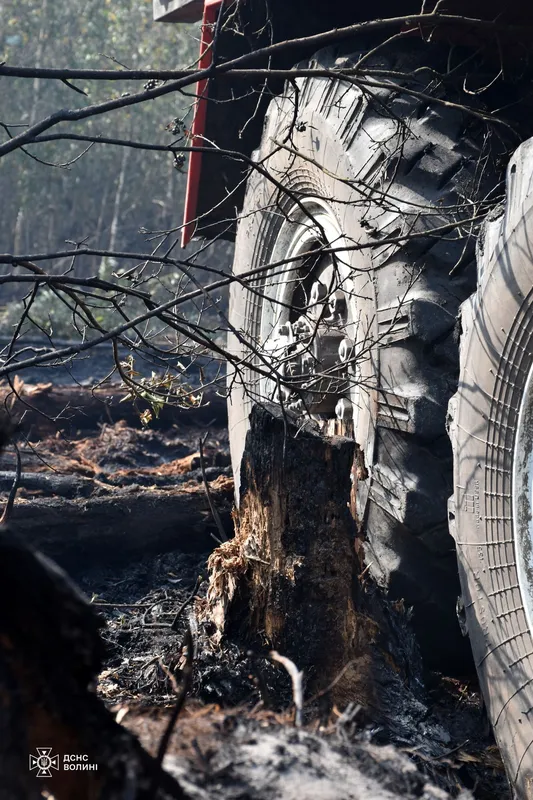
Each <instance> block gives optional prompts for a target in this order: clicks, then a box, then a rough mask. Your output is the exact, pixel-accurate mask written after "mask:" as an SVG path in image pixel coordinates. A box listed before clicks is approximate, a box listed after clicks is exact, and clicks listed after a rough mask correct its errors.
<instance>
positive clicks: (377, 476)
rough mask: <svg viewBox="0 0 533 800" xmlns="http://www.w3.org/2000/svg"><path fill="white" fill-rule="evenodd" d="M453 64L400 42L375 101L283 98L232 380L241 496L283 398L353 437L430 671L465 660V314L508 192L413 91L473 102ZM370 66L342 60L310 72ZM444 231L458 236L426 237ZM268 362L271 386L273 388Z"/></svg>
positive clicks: (315, 89) (250, 245) (246, 256)
mask: <svg viewBox="0 0 533 800" xmlns="http://www.w3.org/2000/svg"><path fill="white" fill-rule="evenodd" d="M448 55H449V53H448V49H447V48H440V46H437V45H433V44H431V45H428V44H426V43H424V42H422V41H418V40H411V41H409V42H408V43H407V42H400V43H396V44H395V45H389V46H388V47H386V48H381V50H380V49H379V48H378V51H377V53H375V54H374V55H372V56H370V57H369V58H368V60H367V61H366V62H365V63H366V67H367V68H368V70H369V73H368V74H367V75H365V76H362V77H363V79H364V85H363V86H362V87H360V86H358V85H355V84H354V83H348V82H346V81H338V80H334V79H331V78H328V77H314V76H313V77H308V78H305V79H303V78H298V79H296V80H295V81H294V82H292V83H291V84H289V85H288V86H287V88H286V90H285V92H284V94H283V95H282V96H280V97H276V98H274V99H273V100H272V101H271V103H270V106H269V108H268V112H267V116H266V121H265V125H264V131H263V136H262V141H261V146H260V149H259V150H258V151H256V153H255V161H256V162H258V163H259V164H260V165H261V171H254V172H252V173H251V175H250V177H249V180H248V186H247V192H246V199H245V203H244V208H243V211H242V217H241V220H240V223H239V228H238V234H237V242H236V255H235V265H234V273H235V275H237V276H239V275H241V274H243V273H247V272H249V271H250V270H253V269H255V268H258V267H261V266H263V265H268V264H277V265H278V266H277V267H271V268H270V269H269V270H266V271H265V272H263V273H261V274H258V276H257V278H255V279H254V280H247V282H246V285H244V282H243V283H239V282H234V283H233V285H232V288H231V292H230V323H231V325H232V326H233V329H234V333H233V335H232V336H231V337H230V345H229V346H230V349H231V350H232V351H233V353H234V355H235V356H236V357H237V358H239V359H242V360H243V362H247V363H248V365H247V366H246V365H245V364H243V365H241V367H240V368H239V369H238V370H237V371H233V372H232V374H231V375H230V379H229V380H230V398H229V406H228V413H229V426H230V442H231V450H232V461H233V466H234V473H235V476H236V480H237V483H238V481H239V468H240V462H241V458H242V452H243V448H244V441H245V436H246V431H247V428H248V415H249V411H250V409H251V405H252V403H254V402H259V401H261V400H262V399H265V398H267V399H274V400H277V401H278V402H282V403H283V405H284V406H285V407H286V408H289V409H292V410H294V411H296V412H297V413H300V414H306V413H307V414H310V415H312V416H313V417H314V418H315V419H318V420H319V421H320V422H321V424H322V425H323V426H324V427H325V429H326V430H333V429H336V430H337V431H338V429H339V425H340V427H341V430H343V431H344V432H345V433H350V434H351V435H353V436H354V437H355V440H356V441H357V442H358V443H359V445H360V448H361V451H360V463H359V467H360V469H359V477H360V478H361V479H360V480H359V482H358V485H357V503H358V516H359V519H360V521H361V522H362V523H363V524H364V528H365V531H366V545H365V547H366V563H367V564H368V566H369V568H370V570H371V572H372V574H373V575H374V576H375V577H376V578H377V580H378V581H379V582H380V583H381V584H382V585H383V586H384V587H386V588H387V590H388V591H389V593H390V595H391V597H393V598H403V599H404V600H405V601H406V603H407V604H409V605H411V606H413V609H414V625H415V628H416V629H417V630H418V631H420V632H423V637H422V638H421V639H420V641H421V645H422V648H423V651H424V653H425V655H426V656H427V660H428V663H429V664H430V665H431V666H437V667H439V668H440V669H446V668H449V667H451V666H452V662H453V664H454V665H455V666H457V659H458V658H462V657H468V655H467V654H468V652H469V651H468V645H467V644H466V643H465V641H464V640H463V639H462V637H461V635H460V630H459V626H458V623H457V619H456V613H455V604H456V599H457V594H458V588H459V584H458V576H457V566H456V557H455V550H454V545H453V540H452V539H451V537H450V535H449V533H448V526H447V498H448V496H449V494H450V491H451V467H452V457H451V450H450V444H449V441H448V438H447V436H446V430H445V419H446V409H447V403H448V399H449V397H450V395H451V394H452V392H454V391H455V388H456V380H457V369H458V354H457V345H456V343H455V340H454V328H455V324H456V315H457V311H458V308H459V304H460V303H461V302H462V301H463V300H464V299H465V298H466V297H467V296H468V295H469V293H470V292H471V291H473V288H474V286H475V283H474V281H475V266H474V258H475V254H474V239H475V235H476V232H477V230H476V222H475V220H474V221H471V219H472V217H477V216H478V215H480V214H481V213H482V211H483V208H484V201H485V200H486V199H487V198H488V197H489V196H490V191H491V189H492V187H493V185H494V181H495V178H494V176H495V170H494V168H493V167H492V162H491V158H490V154H489V153H488V152H487V139H488V137H487V129H486V127H485V126H484V124H483V123H482V122H480V121H479V120H476V119H474V118H473V117H472V116H468V115H464V114H463V113H462V112H461V110H459V109H457V108H455V107H451V106H449V105H448V106H446V105H443V104H440V103H438V102H433V101H428V100H427V99H420V97H418V96H413V94H409V90H414V91H415V92H424V93H427V94H429V95H431V96H432V97H434V98H436V97H438V98H443V97H446V98H447V99H452V100H453V99H455V100H459V101H460V100H461V95H460V94H458V93H456V94H454V91H453V90H452V89H447V90H446V92H445V90H444V88H443V86H442V84H441V82H440V81H438V80H437V79H436V78H435V72H434V71H430V70H429V69H427V68H428V67H429V66H431V67H432V68H433V70H436V71H438V70H439V69H441V70H442V71H446V64H447V58H448ZM360 56H361V53H360V52H359V53H356V54H354V53H353V52H352V54H351V55H348V56H346V55H343V54H342V53H339V51H335V50H332V49H328V50H324V51H321V52H320V53H318V55H316V56H315V57H314V58H313V60H312V61H311V66H312V67H313V68H320V69H332V68H334V67H337V68H338V67H339V66H340V65H341V64H342V65H350V64H351V63H353V64H355V63H356V62H357V61H358V59H359V57H360ZM304 66H307V67H309V64H307V65H304ZM421 68H425V69H421ZM371 70H386V71H387V72H389V73H390V72H394V73H395V77H394V80H392V79H387V78H380V79H379V80H377V79H373V78H372V75H371V74H370V71H371ZM416 70H418V72H416V73H415V71H416ZM402 76H403V77H402ZM405 90H407V91H405ZM470 99H471V98H470ZM448 224H449V225H450V229H449V230H450V233H448V231H447V229H445V231H446V233H439V234H438V235H436V234H434V235H431V233H428V231H431V230H433V229H439V228H441V227H442V226H444V225H448ZM454 225H457V226H458V227H454ZM446 234H447V235H446ZM402 237H405V238H402ZM324 248H325V250H326V252H323V251H324ZM332 250H334V251H335V252H334V253H332ZM310 253H311V254H312V255H309V254H310ZM303 254H307V255H306V256H305V257H304V255H303ZM245 342H252V343H253V347H252V348H250V347H248V346H246V344H245ZM250 363H252V364H253V365H255V367H256V369H255V370H254V368H253V366H252V367H251V366H250ZM269 365H270V366H273V367H274V368H275V372H276V375H277V377H276V378H275V379H274V380H273V379H269V378H267V377H266V376H265V375H264V374H262V373H264V372H265V371H266V370H267V369H268V366H269ZM284 381H285V382H288V383H289V384H290V385H289V386H287V385H285V386H284V385H283V383H284ZM298 388H300V390H301V391H298ZM339 401H340V402H339ZM335 420H337V422H336V423H335V422H334V421H335ZM362 461H364V464H363V463H361V462H362ZM365 475H368V477H367V478H366V479H364V476H365Z"/></svg>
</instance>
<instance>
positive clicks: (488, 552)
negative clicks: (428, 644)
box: [449, 139, 533, 800]
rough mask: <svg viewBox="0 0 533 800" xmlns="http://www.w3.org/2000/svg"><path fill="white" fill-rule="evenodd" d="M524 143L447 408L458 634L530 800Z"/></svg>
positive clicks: (531, 152)
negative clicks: (465, 639)
mask: <svg viewBox="0 0 533 800" xmlns="http://www.w3.org/2000/svg"><path fill="white" fill-rule="evenodd" d="M532 175H533V140H532V139H530V140H529V141H528V142H526V143H525V144H523V145H521V146H520V148H519V149H518V150H517V152H516V153H515V155H514V156H513V158H512V160H511V163H510V166H509V169H508V182H507V199H506V203H505V206H504V207H502V208H500V209H499V211H498V213H497V214H494V215H493V218H492V219H491V220H490V222H488V224H487V226H486V228H485V230H484V235H483V237H482V239H481V242H480V249H479V268H478V273H479V282H478V283H479V285H478V289H477V292H476V293H475V294H474V295H473V296H472V297H471V298H470V299H469V300H467V301H466V302H465V303H464V304H463V306H462V307H461V325H462V336H461V372H460V381H459V388H458V391H457V394H456V395H455V396H454V397H453V398H452V400H451V401H450V409H449V415H450V421H449V426H450V438H451V440H452V445H453V448H454V484H455V485H454V494H453V497H452V499H451V500H450V507H449V515H450V530H451V532H452V534H453V535H454V537H455V538H456V544H457V552H458V557H459V570H460V577H461V585H462V592H463V594H462V597H463V603H464V608H465V613H466V626H467V630H468V635H469V637H470V642H471V645H472V649H473V653H474V659H475V662H476V667H477V671H478V674H479V679H480V682H481V686H482V689H483V694H484V697H485V701H486V705H487V709H488V713H489V717H490V719H491V721H492V725H493V727H494V732H495V735H496V739H497V741H498V744H499V745H500V748H501V750H502V752H503V756H504V762H505V764H506V767H507V771H508V776H509V779H510V781H511V784H512V785H513V787H515V788H516V791H517V796H518V797H520V798H523V800H531V798H532V797H533V725H532V721H533V720H532V717H533V636H532V631H533V628H532V624H533V549H532V541H533V537H532V532H533V523H532V502H533V471H532V466H533V461H532V454H533V338H532V336H533V248H532V238H533V184H532Z"/></svg>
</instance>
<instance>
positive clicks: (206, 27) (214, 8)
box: [181, 0, 224, 247]
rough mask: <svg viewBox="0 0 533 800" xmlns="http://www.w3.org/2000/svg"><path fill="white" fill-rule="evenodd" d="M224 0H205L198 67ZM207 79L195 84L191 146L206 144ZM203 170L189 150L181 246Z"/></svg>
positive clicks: (205, 63) (206, 56)
mask: <svg viewBox="0 0 533 800" xmlns="http://www.w3.org/2000/svg"><path fill="white" fill-rule="evenodd" d="M223 2H224V0H205V5H204V16H203V20H202V34H201V40H200V60H199V62H198V67H199V69H207V68H208V67H209V66H210V65H211V58H212V52H211V44H212V42H213V32H214V26H215V22H216V20H217V17H218V12H219V9H220V6H221V5H222V3H223ZM208 85H209V81H208V80H206V79H204V80H203V81H200V82H199V83H198V84H197V90H196V91H197V95H198V99H197V101H196V108H195V112H194V120H193V123H192V130H191V145H193V146H195V145H196V146H200V147H201V146H202V145H203V144H205V142H204V139H203V135H204V131H205V118H206V114H207V91H208V88H209V86H208ZM201 171H202V153H191V155H190V159H189V170H188V172H187V192H186V196H185V213H184V217H183V228H182V231H181V246H182V247H185V246H186V245H187V244H188V243H189V242H190V241H191V239H192V237H193V236H194V231H195V229H196V210H197V207H198V189H199V185H200V175H201Z"/></svg>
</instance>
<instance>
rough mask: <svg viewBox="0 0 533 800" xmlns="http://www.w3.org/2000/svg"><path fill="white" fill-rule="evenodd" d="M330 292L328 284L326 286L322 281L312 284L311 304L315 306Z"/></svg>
mask: <svg viewBox="0 0 533 800" xmlns="http://www.w3.org/2000/svg"><path fill="white" fill-rule="evenodd" d="M327 293H328V289H327V286H325V285H324V284H323V283H321V282H320V281H315V282H314V283H313V285H312V286H311V295H310V297H309V302H310V303H311V305H313V306H315V305H316V304H317V303H321V302H322V300H324V299H325V298H326V295H327Z"/></svg>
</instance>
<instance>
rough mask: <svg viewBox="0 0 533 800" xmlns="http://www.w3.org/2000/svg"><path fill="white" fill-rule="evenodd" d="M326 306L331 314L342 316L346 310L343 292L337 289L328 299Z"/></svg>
mask: <svg viewBox="0 0 533 800" xmlns="http://www.w3.org/2000/svg"><path fill="white" fill-rule="evenodd" d="M328 305H329V310H330V312H331V314H342V312H343V311H344V309H345V308H346V297H345V296H344V292H342V291H341V290H340V289H337V291H336V292H333V294H332V295H331V296H330V298H329V301H328Z"/></svg>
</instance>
